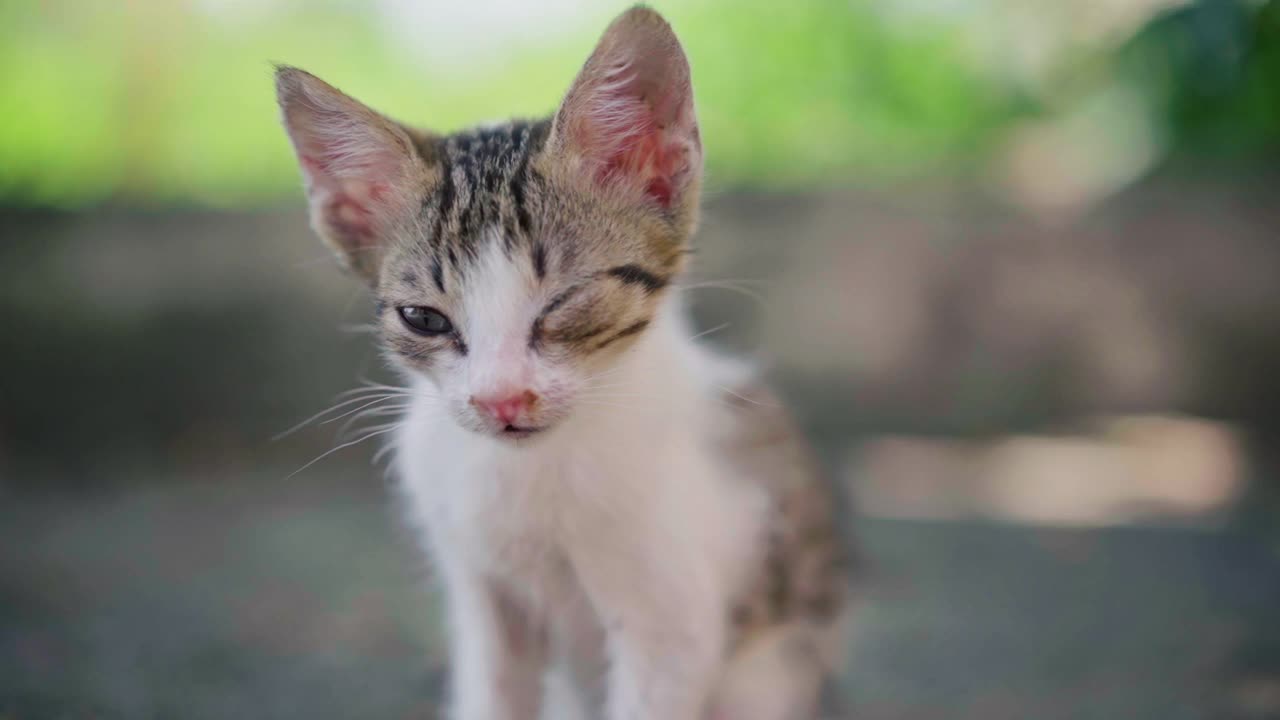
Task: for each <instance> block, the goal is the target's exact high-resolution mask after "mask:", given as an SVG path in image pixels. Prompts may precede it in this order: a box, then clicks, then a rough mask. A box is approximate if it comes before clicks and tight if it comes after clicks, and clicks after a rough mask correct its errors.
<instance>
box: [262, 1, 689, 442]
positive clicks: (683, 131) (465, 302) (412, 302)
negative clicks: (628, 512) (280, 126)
mask: <svg viewBox="0 0 1280 720" xmlns="http://www.w3.org/2000/svg"><path fill="white" fill-rule="evenodd" d="M277 82H278V87H279V92H280V99H281V106H282V108H283V110H284V115H285V122H286V125H287V127H288V129H289V131H290V137H291V138H292V139H293V141H294V145H295V148H296V149H297V151H298V155H299V159H300V162H301V165H302V167H303V170H304V176H305V177H306V179H307V184H308V191H309V195H310V199H311V207H312V221H313V224H314V225H315V227H316V229H317V230H318V232H319V233H320V234H321V236H322V237H324V238H325V239H326V240H327V241H328V242H329V243H330V244H331V245H333V246H334V247H335V248H336V249H337V250H338V251H339V253H340V256H341V257H342V258H343V259H344V261H345V262H346V264H347V265H348V266H349V267H351V268H352V269H353V270H355V271H356V272H357V273H358V274H360V275H361V276H363V277H364V278H365V279H366V280H367V281H368V282H369V284H370V286H371V287H372V289H373V291H374V293H375V295H376V298H377V300H378V318H377V325H378V327H379V330H380V334H381V337H382V340H383V344H384V346H385V347H386V348H387V350H388V352H389V355H390V357H391V359H392V361H393V362H394V363H395V364H396V365H398V366H400V367H401V368H403V369H405V370H407V371H409V372H411V373H415V374H418V375H421V376H424V377H426V378H428V379H429V380H430V381H431V382H432V383H433V384H434V385H435V387H436V389H437V393H438V401H439V402H441V403H443V404H444V405H445V406H446V407H447V408H448V410H449V412H450V413H451V415H452V416H453V418H454V419H455V420H456V421H457V422H458V424H459V425H461V426H462V427H465V428H467V429H470V430H473V431H476V432H480V433H485V434H490V435H493V436H495V437H500V438H505V439H521V438H525V437H530V436H533V435H537V434H540V433H542V432H545V431H547V430H550V429H552V428H554V427H555V426H556V425H558V424H559V423H561V422H563V421H564V420H565V419H566V418H567V417H569V416H570V415H571V414H572V412H573V409H574V407H575V405H577V404H579V403H581V402H591V401H590V400H589V398H590V397H591V396H593V395H594V396H596V397H597V400H596V402H597V403H598V404H606V403H608V401H607V400H606V399H604V396H607V395H611V394H614V395H616V393H612V392H610V390H609V388H608V386H609V385H610V379H609V374H610V371H611V369H612V368H613V367H615V366H616V364H617V363H618V362H619V360H620V359H621V358H622V357H623V356H624V354H625V353H626V352H627V351H628V350H629V349H630V348H631V347H632V346H633V345H634V343H636V342H638V341H640V340H641V339H642V338H643V336H644V333H645V330H646V328H647V327H648V326H649V324H650V323H651V321H652V319H653V316H654V313H655V312H656V311H657V308H658V304H659V302H660V300H661V298H662V297H663V296H664V294H665V292H666V291H667V288H668V285H669V284H670V282H671V280H672V278H673V277H674V276H675V275H676V274H677V273H678V272H679V270H680V269H681V267H682V264H683V258H684V256H685V247H686V242H687V239H688V235H689V234H690V232H691V231H692V228H693V225H694V222H695V216H696V205H697V194H698V180H699V176H700V169H701V146H700V142H699V139H698V134H697V125H696V121H695V119H694V112H693V104H692V94H691V89H690V85H689V75H688V65H687V63H686V62H685V59H684V54H683V52H682V51H681V50H680V47H679V44H678V42H677V41H676V40H675V36H674V35H673V34H672V33H671V30H670V28H669V27H668V26H667V25H666V23H665V22H664V21H663V20H662V19H661V18H660V17H658V16H657V14H656V13H653V12H652V11H650V10H646V9H634V10H631V11H629V12H628V13H626V14H624V15H623V16H622V17H621V18H619V19H618V20H617V21H615V22H614V24H613V25H611V26H610V28H609V30H608V31H607V32H606V33H605V36H604V38H603V39H602V40H601V42H600V45H599V46H598V47H597V49H596V51H595V53H594V54H593V55H592V57H591V58H590V59H589V60H588V61H587V64H586V66H585V67H584V68H583V71H582V73H581V74H580V75H579V77H578V80H577V81H576V82H575V84H574V86H573V88H572V89H571V90H570V91H569V93H568V96H567V97H566V99H565V101H564V103H563V104H562V105H561V107H560V109H559V111H558V112H557V113H556V115H555V116H554V117H553V118H551V119H548V120H545V121H541V122H535V123H525V122H513V123H508V124H505V125H500V126H497V127H492V128H486V129H483V130H475V131H470V132H465V133H459V134H456V135H451V136H447V137H441V136H437V135H433V134H429V133H423V132H419V131H413V130H410V129H408V128H405V127H403V126H400V125H398V124H396V123H394V122H392V121H390V120H387V119H386V118H383V117H381V116H379V115H377V114H376V113H374V112H373V111H371V110H369V109H368V108H365V107H364V106H362V105H359V103H356V102H355V101H354V100H352V99H350V98H348V97H346V96H345V95H342V94H341V93H339V92H338V91H337V90H335V89H333V88H331V87H329V86H328V85H325V84H324V83H323V82H321V81H319V80H318V79H316V78H314V77H312V76H310V75H307V74H305V73H302V72H301V71H297V70H292V69H287V68H286V69H282V70H281V71H280V74H279V75H278V79H277Z"/></svg>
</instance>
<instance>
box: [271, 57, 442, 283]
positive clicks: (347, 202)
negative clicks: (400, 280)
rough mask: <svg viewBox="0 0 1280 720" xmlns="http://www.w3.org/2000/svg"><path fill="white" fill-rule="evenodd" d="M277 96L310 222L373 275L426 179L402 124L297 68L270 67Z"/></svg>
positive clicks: (346, 258)
mask: <svg viewBox="0 0 1280 720" xmlns="http://www.w3.org/2000/svg"><path fill="white" fill-rule="evenodd" d="M276 95H277V99H278V100H279V102H280V110H281V113H282V115H283V117H284V125H285V128H286V129H287V130H288V132H289V139H290V140H292V141H293V148H294V150H295V151H296V152H297V155H298V164H299V165H300V166H301V167H302V175H303V177H304V179H305V180H306V187H307V198H308V200H309V201H310V204H311V224H312V227H314V228H315V230H316V232H317V233H318V234H319V235H320V236H321V237H322V238H323V239H324V240H325V241H326V242H327V243H328V244H329V245H330V246H332V247H333V249H334V250H336V251H337V252H338V255H339V257H340V259H341V260H342V261H343V263H344V264H345V265H346V266H347V267H349V268H350V269H352V270H354V271H355V272H356V273H357V274H359V275H360V276H361V277H362V278H363V279H364V280H365V281H366V282H368V283H370V284H373V283H375V282H376V281H377V274H378V267H379V264H380V261H381V255H382V252H381V251H382V249H383V245H384V244H385V239H386V236H387V233H388V232H389V231H390V230H391V229H392V228H394V227H395V226H396V224H398V223H401V222H404V221H405V220H406V219H407V218H408V217H409V215H408V214H409V213H410V212H411V208H412V206H413V203H414V199H415V198H420V197H421V196H422V192H423V190H424V188H425V185H426V183H427V180H428V168H427V166H426V163H425V162H424V161H423V159H422V158H421V156H420V155H419V154H418V152H417V150H416V149H415V146H414V142H413V139H412V137H411V136H410V133H409V131H408V130H406V129H405V128H403V127H401V126H400V125H398V124H396V123H395V122H392V121H391V120H389V119H387V118H385V117H383V116H382V115H379V114H378V113H376V112H374V111H373V110H371V109H369V108H368V107H365V106H364V105H362V104H361V103H359V102H357V101H356V100H354V99H352V98H350V97H348V96H347V95H344V94H343V93H342V92H341V91H339V90H338V89H336V88H334V87H333V86H331V85H329V84H328V83H326V82H324V81H323V80H321V79H319V78H317V77H315V76H314V75H311V74H310V73H307V72H304V71H302V70H298V69H297V68H291V67H281V68H279V69H277V70H276Z"/></svg>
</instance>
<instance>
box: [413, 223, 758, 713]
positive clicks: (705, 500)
mask: <svg viewBox="0 0 1280 720" xmlns="http://www.w3.org/2000/svg"><path fill="white" fill-rule="evenodd" d="M498 245H499V243H493V244H492V246H494V247H497V246H498ZM541 300H542V298H541V296H539V295H538V290H537V288H536V283H534V282H533V281H532V280H531V279H530V278H529V277H527V273H526V272H525V271H523V270H520V269H518V268H517V266H516V265H515V264H512V263H510V262H506V261H504V259H503V258H502V257H501V254H500V253H497V254H493V255H491V256H489V257H486V258H483V259H482V262H481V263H480V264H479V266H478V267H477V271H476V273H475V275H474V276H472V279H471V280H469V282H468V287H467V300H466V301H465V304H464V310H463V312H464V314H465V321H466V322H467V323H468V327H469V328H474V329H473V330H470V336H472V337H474V338H475V340H474V341H473V342H472V346H471V352H470V353H469V354H468V356H467V357H466V358H464V359H461V360H459V361H458V362H459V363H461V364H462V367H459V366H455V367H452V368H450V369H449V371H448V372H449V373H450V374H451V377H453V378H455V381H456V383H455V384H457V385H459V387H456V388H450V387H443V386H441V387H437V381H436V380H432V379H429V378H425V377H417V378H415V380H414V382H415V383H418V384H420V387H421V390H422V395H423V399H422V400H419V401H416V402H415V404H414V406H413V409H412V410H411V411H410V413H409V415H408V417H407V418H406V421H405V423H404V425H403V427H402V429H401V430H400V432H399V435H398V439H397V445H398V454H397V457H398V461H397V464H398V469H399V474H400V477H401V478H402V481H403V484H404V488H405V490H406V491H407V494H408V497H409V498H410V500H411V503H410V504H411V512H412V515H413V516H414V518H415V519H416V520H417V521H419V522H420V524H421V525H422V526H423V527H424V529H425V536H426V538H427V541H428V542H427V544H428V546H429V549H430V551H431V553H432V555H433V557H434V559H435V561H436V564H437V569H438V573H439V576H440V577H441V578H442V579H443V580H444V584H445V588H446V592H447V595H448V601H449V613H450V629H451V636H452V654H453V717H454V718H455V720H529V719H531V718H534V717H536V716H537V711H538V710H537V709H538V708H539V707H540V706H542V705H543V700H542V695H543V693H542V689H543V685H542V679H543V669H544V665H545V664H546V661H547V660H548V659H551V660H555V661H556V664H557V665H558V668H557V673H556V675H555V678H554V682H553V684H552V688H553V692H551V693H550V694H551V695H554V696H558V697H561V698H563V697H564V696H575V697H574V700H576V702H577V703H578V704H580V705H581V708H580V709H579V711H578V712H580V713H582V714H583V716H584V717H586V718H599V717H601V716H602V712H603V717H606V718H608V719H609V720H701V719H702V718H703V717H704V714H705V713H706V712H707V710H708V703H709V702H710V699H711V698H712V696H713V695H714V692H715V687H716V684H717V682H718V681H719V679H720V674H721V671H722V668H721V664H722V662H723V656H724V640H725V615H726V610H727V607H728V604H729V599H730V596H731V594H732V593H734V592H735V591H736V590H737V589H738V588H739V587H741V585H742V583H744V582H745V579H746V578H745V573H746V572H748V570H749V569H750V564H751V562H752V561H753V558H754V552H755V548H756V547H757V543H756V539H757V537H758V533H759V532H760V531H761V527H760V526H761V523H762V520H761V518H762V514H761V512H760V511H761V509H762V507H763V498H762V496H761V495H759V494H758V491H757V490H755V489H753V487H752V486H751V485H750V484H748V483H742V482H733V478H731V477H729V476H728V473H727V471H726V470H725V468H724V466H723V465H722V464H721V462H720V461H719V459H718V458H717V457H716V456H715V454H714V453H713V452H712V449H711V447H710V444H709V442H708V439H707V438H708V434H709V433H708V427H709V424H710V423H711V422H712V418H713V417H714V416H715V414H716V410H717V406H716V405H715V404H714V403H715V402H716V400H715V398H714V396H715V394H716V392H717V388H716V386H717V384H719V383H721V382H724V381H723V380H717V378H716V376H715V373H716V372H717V370H716V369H715V368H717V367H718V365H717V361H716V360H715V359H714V358H712V357H711V356H709V355H708V354H707V353H706V352H705V351H704V350H702V349H701V348H699V347H697V346H695V345H694V343H693V342H692V341H691V340H690V339H689V338H690V333H689V331H688V329H687V328H686V325H685V323H684V321H683V318H682V310H681V308H680V307H679V302H678V297H677V296H675V295H674V294H673V295H672V296H671V297H669V298H668V299H667V300H665V301H664V302H665V303H666V304H665V306H664V307H663V308H661V310H660V311H659V313H658V316H657V317H655V319H654V322H653V324H652V325H651V326H650V328H649V329H648V330H647V331H646V332H645V333H643V334H642V335H640V336H639V338H638V340H637V341H636V342H635V344H634V345H633V346H632V347H630V348H628V349H627V351H626V353H625V354H624V355H623V357H622V358H621V359H620V360H618V362H617V365H616V368H613V369H610V370H609V374H608V380H609V383H610V384H611V385H612V386H614V387H618V388H625V389H626V395H627V397H626V398H625V399H620V400H616V401H615V402H611V403H608V404H593V403H591V402H590V401H586V400H584V401H582V402H579V403H577V404H574V398H577V397H580V393H581V392H582V391H583V388H585V387H586V384H585V383H584V382H582V380H581V379H571V378H567V377H564V376H563V373H564V372H565V371H564V370H563V369H560V370H559V371H557V370H556V369H555V368H548V367H545V366H543V365H542V364H540V363H539V362H538V361H537V360H536V359H535V358H533V353H532V352H531V351H529V350H528V349H527V344H526V343H525V342H524V340H523V339H522V338H523V337H524V336H523V330H522V328H527V327H528V322H529V321H530V320H531V319H532V317H533V314H535V313H536V312H537V309H538V307H539V302H541ZM517 341H518V342H517ZM557 372H559V373H561V374H559V375H558V374H557ZM459 378H465V380H461V379H459ZM512 383H517V384H518V383H535V384H538V383H559V384H560V385H562V386H564V387H562V388H561V389H562V390H564V388H565V387H569V386H572V388H570V389H569V390H565V392H564V393H563V394H562V396H561V400H559V402H563V403H566V405H571V406H572V410H571V411H570V412H568V413H567V415H566V417H565V419H564V420H563V422H560V423H559V424H557V425H556V426H555V427H554V428H553V429H551V430H549V431H547V432H545V433H542V434H541V435H538V436H535V437H532V438H529V439H527V440H523V441H519V442H518V443H513V442H511V441H507V440H502V439H498V438H496V437H494V436H492V435H491V434H486V433H484V432H477V430H476V428H475V426H472V428H471V429H467V428H464V427H463V424H466V420H467V417H468V416H467V415H466V413H467V410H466V408H465V407H464V405H465V403H462V402H461V398H463V397H465V396H466V394H467V393H471V392H475V391H476V389H477V388H488V387H491V386H495V385H499V386H501V385H504V384H512ZM540 389H541V388H540ZM437 394H441V395H444V396H445V398H446V399H445V402H444V404H440V403H438V402H436V401H435V400H428V399H427V398H428V397H436V396H437ZM563 701H564V700H562V702H563ZM570 701H573V700H570ZM602 704H603V706H604V708H603V710H602V708H601V707H600V706H601V705H602ZM544 716H545V717H549V718H554V720H569V718H572V717H575V716H574V715H571V714H570V711H569V709H568V708H565V707H563V706H562V707H559V708H554V709H548V710H547V711H546V715H544Z"/></svg>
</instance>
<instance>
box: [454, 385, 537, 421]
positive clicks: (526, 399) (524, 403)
mask: <svg viewBox="0 0 1280 720" xmlns="http://www.w3.org/2000/svg"><path fill="white" fill-rule="evenodd" d="M537 401H538V396H537V395H536V394H535V393H534V392H533V391H532V390H523V391H518V392H515V393H503V394H498V395H488V396H483V395H472V396H471V404H472V405H474V406H475V408H476V409H477V410H479V411H480V412H482V413H485V414H486V415H489V416H491V417H493V419H495V420H497V421H498V422H500V423H502V424H503V425H513V424H515V421H516V419H517V418H519V417H520V414H521V413H523V412H524V411H526V410H528V409H529V408H530V407H532V406H533V404H534V403H535V402H537Z"/></svg>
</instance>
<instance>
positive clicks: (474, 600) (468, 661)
mask: <svg viewBox="0 0 1280 720" xmlns="http://www.w3.org/2000/svg"><path fill="white" fill-rule="evenodd" d="M447 582H448V597H449V613H450V617H451V619H452V621H453V623H452V624H453V628H452V630H453V632H452V635H451V638H452V657H451V661H452V668H451V679H452V691H453V692H452V695H453V697H452V702H453V713H452V715H451V716H450V717H451V720H536V718H537V717H538V711H539V708H540V706H541V704H542V672H543V667H544V665H545V661H546V653H547V647H546V645H547V643H546V637H545V633H543V632H541V631H540V630H539V629H538V627H537V626H536V625H535V624H534V623H533V622H532V621H531V620H530V618H529V617H528V615H527V614H526V613H525V612H524V611H523V609H522V608H520V607H519V606H518V605H517V604H516V603H515V601H514V600H513V599H512V598H511V597H510V595H508V594H507V593H505V592H503V591H502V590H501V589H500V588H497V587H495V586H494V584H493V583H491V582H487V581H486V580H484V579H482V578H480V577H477V576H475V575H473V574H470V573H468V572H466V571H455V572H451V573H449V574H448V581H447Z"/></svg>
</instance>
